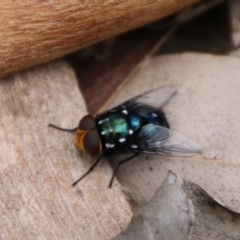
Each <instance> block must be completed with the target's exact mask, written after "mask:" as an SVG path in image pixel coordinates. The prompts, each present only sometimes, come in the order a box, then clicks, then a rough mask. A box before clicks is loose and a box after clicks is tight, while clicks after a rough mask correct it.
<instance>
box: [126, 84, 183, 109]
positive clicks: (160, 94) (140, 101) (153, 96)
mask: <svg viewBox="0 0 240 240" xmlns="http://www.w3.org/2000/svg"><path fill="white" fill-rule="evenodd" d="M180 87H181V86H180V85H169V86H164V87H160V88H157V89H154V90H152V91H149V92H147V93H144V94H141V95H138V96H136V97H134V98H132V99H130V100H128V101H126V102H125V105H128V102H129V104H137V105H149V106H152V107H154V108H157V109H160V108H162V107H164V106H165V105H166V104H167V103H168V102H169V101H170V100H171V99H172V97H173V96H174V95H175V94H176V93H177V92H178V90H179V89H180Z"/></svg>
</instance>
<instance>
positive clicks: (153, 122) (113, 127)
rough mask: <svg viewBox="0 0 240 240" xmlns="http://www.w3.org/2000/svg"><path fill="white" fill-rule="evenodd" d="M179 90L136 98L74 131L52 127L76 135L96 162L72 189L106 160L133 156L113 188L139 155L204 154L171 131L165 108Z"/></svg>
mask: <svg viewBox="0 0 240 240" xmlns="http://www.w3.org/2000/svg"><path fill="white" fill-rule="evenodd" d="M178 90H179V86H175V85H174V86H165V87H161V88H157V89H155V90H152V91H149V92H147V93H144V94H141V95H138V96H136V97H133V98H131V99H129V100H127V101H125V102H123V103H121V104H120V105H118V106H116V107H114V108H112V109H110V110H107V111H105V112H103V113H101V114H99V115H97V116H96V117H95V118H94V117H92V116H91V115H86V116H84V117H83V118H82V119H81V120H80V122H79V125H78V127H76V128H74V129H65V128H60V127H57V126H55V125H52V124H50V126H51V127H54V128H57V129H59V130H63V131H71V132H76V140H75V145H76V146H77V147H78V148H79V149H81V150H83V151H85V152H87V153H88V154H90V155H93V156H98V157H97V159H96V161H95V162H94V163H93V164H92V166H91V167H90V168H89V169H88V171H87V172H86V173H85V174H83V175H82V176H81V177H80V178H79V179H78V180H76V181H75V182H74V183H73V184H72V185H73V186H75V185H76V184H77V183H78V182H79V181H81V180H82V179H83V178H84V177H86V176H87V175H88V174H89V173H90V172H91V171H92V170H93V169H94V168H95V167H96V165H97V164H98V163H99V161H100V159H101V158H102V157H104V156H109V155H112V154H119V153H131V154H132V155H131V156H130V157H128V158H125V159H123V160H122V161H120V162H118V164H117V167H116V168H115V169H114V171H113V175H112V178H111V180H110V183H109V187H111V186H112V183H113V180H114V177H115V175H116V173H117V171H118V169H119V167H120V166H121V165H122V164H123V163H125V162H127V161H130V160H131V159H133V158H135V157H137V156H138V155H139V154H142V153H144V154H159V155H165V156H174V157H190V156H193V155H197V154H201V148H200V147H193V146H192V144H191V142H190V141H189V140H187V139H186V138H185V137H184V136H182V135H180V134H177V133H175V132H173V131H171V130H170V125H169V123H168V121H167V118H166V116H165V114H164V112H163V107H164V106H165V105H166V104H167V103H168V102H169V101H170V100H171V99H172V97H174V95H175V94H176V93H177V91H178Z"/></svg>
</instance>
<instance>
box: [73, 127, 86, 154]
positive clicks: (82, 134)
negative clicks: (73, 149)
mask: <svg viewBox="0 0 240 240" xmlns="http://www.w3.org/2000/svg"><path fill="white" fill-rule="evenodd" d="M87 132H88V131H87V130H80V129H78V130H77V134H76V139H75V145H76V146H77V147H78V148H79V149H81V150H83V151H85V149H84V146H83V139H84V137H85V135H86V133H87Z"/></svg>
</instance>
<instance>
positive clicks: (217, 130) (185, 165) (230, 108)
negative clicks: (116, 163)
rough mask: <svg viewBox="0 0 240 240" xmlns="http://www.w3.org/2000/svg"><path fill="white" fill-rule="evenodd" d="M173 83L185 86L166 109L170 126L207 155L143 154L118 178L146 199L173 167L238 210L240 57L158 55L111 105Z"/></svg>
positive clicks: (152, 193)
mask: <svg viewBox="0 0 240 240" xmlns="http://www.w3.org/2000/svg"><path fill="white" fill-rule="evenodd" d="M170 84H181V85H183V88H182V92H180V94H178V95H177V96H175V97H174V98H173V99H172V101H171V102H170V103H169V105H168V106H167V107H166V109H165V112H166V115H167V117H168V119H169V122H170V125H171V129H172V130H174V131H176V132H178V133H180V134H182V135H184V136H186V137H187V138H189V139H193V140H194V141H196V142H198V143H199V144H200V145H201V146H202V147H203V148H204V151H203V154H202V155H201V156H197V157H194V158H185V159H183V158H170V157H169V158H168V157H163V156H154V155H152V156H149V155H142V156H140V157H138V158H136V159H134V160H132V161H130V162H128V163H126V164H124V165H123V166H121V168H120V170H119V174H118V179H119V180H120V182H121V183H122V184H123V185H124V186H127V187H128V188H129V189H130V190H131V191H132V192H134V193H135V194H136V195H137V196H138V199H137V200H138V202H139V203H144V202H146V201H149V200H150V199H151V198H152V197H153V195H154V193H155V192H156V190H157V189H158V188H159V187H160V185H161V183H162V182H163V180H164V178H165V177H166V175H167V172H168V170H169V169H170V170H172V171H174V172H176V173H177V174H178V175H179V176H180V177H181V178H182V179H187V180H190V181H192V182H194V183H195V184H198V185H199V186H201V187H202V188H203V189H204V190H206V191H207V192H208V193H209V194H210V195H211V196H213V197H214V195H215V194H216V193H217V195H218V197H219V200H220V201H221V202H223V203H224V204H225V205H226V206H228V207H229V208H230V209H232V210H233V211H236V212H240V202H239V199H240V191H239V184H240V175H239V172H240V159H239V156H240V152H239V146H240V138H239V136H240V125H239V119H240V109H239V106H240V105H239V103H240V95H239V89H240V60H239V59H235V58H232V57H224V56H215V55H208V54H196V53H184V54H175V55H163V56H161V57H156V58H154V59H152V60H151V61H149V63H148V64H146V65H145V67H143V68H142V69H141V70H139V71H138V72H137V73H136V74H135V75H134V76H133V77H132V78H131V79H130V81H129V82H128V83H127V84H126V85H125V86H124V88H123V89H122V91H121V93H120V94H119V95H118V97H117V98H116V100H115V101H114V102H113V103H112V105H116V104H117V103H120V102H122V101H124V100H126V99H128V98H130V97H132V96H135V95H137V94H140V93H143V92H146V91H148V90H150V89H154V88H157V87H159V86H163V85H170Z"/></svg>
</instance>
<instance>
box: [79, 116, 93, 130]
mask: <svg viewBox="0 0 240 240" xmlns="http://www.w3.org/2000/svg"><path fill="white" fill-rule="evenodd" d="M95 127H96V124H95V120H94V119H93V118H92V117H91V116H90V115H86V116H84V117H83V118H82V119H81V120H80V122H79V124H78V129H80V130H90V129H92V128H95Z"/></svg>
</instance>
